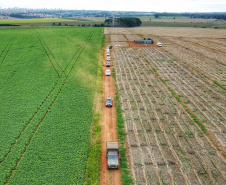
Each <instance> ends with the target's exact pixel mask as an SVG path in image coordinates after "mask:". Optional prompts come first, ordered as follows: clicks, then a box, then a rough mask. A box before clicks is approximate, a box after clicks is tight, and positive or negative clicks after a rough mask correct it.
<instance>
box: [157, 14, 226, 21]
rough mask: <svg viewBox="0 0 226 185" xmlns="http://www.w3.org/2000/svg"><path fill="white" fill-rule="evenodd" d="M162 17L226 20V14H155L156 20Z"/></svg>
mask: <svg viewBox="0 0 226 185" xmlns="http://www.w3.org/2000/svg"><path fill="white" fill-rule="evenodd" d="M161 16H166V17H168V16H170V17H178V16H181V17H190V18H193V19H198V18H199V19H222V20H226V13H167V12H165V13H156V14H154V17H155V18H159V17H161Z"/></svg>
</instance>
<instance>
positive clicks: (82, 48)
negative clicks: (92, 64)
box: [5, 32, 93, 184]
mask: <svg viewBox="0 0 226 185" xmlns="http://www.w3.org/2000/svg"><path fill="white" fill-rule="evenodd" d="M92 36H93V32H92V33H91V34H90V35H89V36H88V39H87V40H86V42H85V43H84V44H83V46H82V47H81V49H80V52H76V53H79V54H78V56H77V58H76V59H75V62H74V63H73V65H72V67H71V69H70V71H69V73H68V76H69V74H70V73H71V70H72V68H73V67H74V65H75V63H76V62H77V60H78V58H79V57H80V55H81V54H82V53H83V51H84V49H85V47H86V45H87V44H88V43H89V41H90V40H91V38H92ZM74 56H75V55H74ZM73 59H74V57H72V59H71V61H70V62H72V60H73ZM62 75H63V76H64V77H65V79H64V81H63V83H62V85H61V87H60V90H59V91H58V93H57V96H56V97H55V98H54V100H53V102H52V103H51V105H50V107H49V108H48V109H47V111H46V113H45V115H44V116H43V117H42V119H41V121H40V122H39V124H38V126H37V127H36V129H35V131H34V133H33V134H32V136H31V137H30V139H29V142H28V144H26V146H25V149H24V151H23V152H22V153H21V156H20V158H19V159H18V160H17V162H16V165H15V167H14V168H13V169H11V172H10V176H9V177H7V180H6V182H5V184H8V183H9V181H10V178H11V177H12V175H13V173H14V171H15V170H16V168H17V166H18V164H19V162H20V160H21V159H22V157H23V155H24V154H25V152H26V151H27V148H28V146H29V145H30V143H31V141H32V139H33V137H34V136H35V134H36V133H37V131H38V128H39V127H40V126H41V124H42V123H43V121H44V119H45V118H46V116H47V115H48V113H49V111H50V110H51V108H52V106H53V105H54V103H55V102H56V100H57V98H58V97H59V95H60V93H61V92H62V89H63V87H64V85H65V83H66V81H67V78H66V74H65V73H64V72H63V74H62ZM61 78H62V77H61ZM59 79H60V78H58V82H59ZM58 82H57V83H58ZM57 83H56V85H57ZM52 92H53V90H52ZM52 92H51V94H52ZM51 94H50V95H51ZM47 100H48V98H47V99H46V101H47ZM39 110H40V109H39ZM24 130H25V129H24ZM21 134H22V133H21ZM18 139H19V138H18ZM14 146H15V145H14Z"/></svg>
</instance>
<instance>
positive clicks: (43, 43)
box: [36, 32, 64, 74]
mask: <svg viewBox="0 0 226 185" xmlns="http://www.w3.org/2000/svg"><path fill="white" fill-rule="evenodd" d="M36 34H37V36H38V38H39V41H40V43H41V44H42V47H43V48H45V47H46V48H47V50H48V51H49V53H50V54H51V56H52V57H53V59H54V61H55V62H56V64H57V66H58V67H59V68H60V70H61V72H62V73H63V74H64V70H63V69H62V67H61V66H60V64H59V63H58V62H57V60H56V58H55V56H54V55H53V53H52V52H51V50H50V49H49V47H48V45H47V44H46V43H45V41H44V39H43V38H42V37H41V35H40V34H39V33H38V32H36ZM47 50H46V49H45V52H46V54H47ZM47 55H48V54H47ZM48 57H49V55H48Z"/></svg>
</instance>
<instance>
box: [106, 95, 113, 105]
mask: <svg viewBox="0 0 226 185" xmlns="http://www.w3.org/2000/svg"><path fill="white" fill-rule="evenodd" d="M106 107H112V100H111V97H110V96H108V97H107V100H106Z"/></svg>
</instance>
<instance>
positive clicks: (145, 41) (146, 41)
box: [135, 40, 154, 44]
mask: <svg viewBox="0 0 226 185" xmlns="http://www.w3.org/2000/svg"><path fill="white" fill-rule="evenodd" d="M135 42H136V44H153V43H154V41H153V40H136V41H135Z"/></svg>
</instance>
